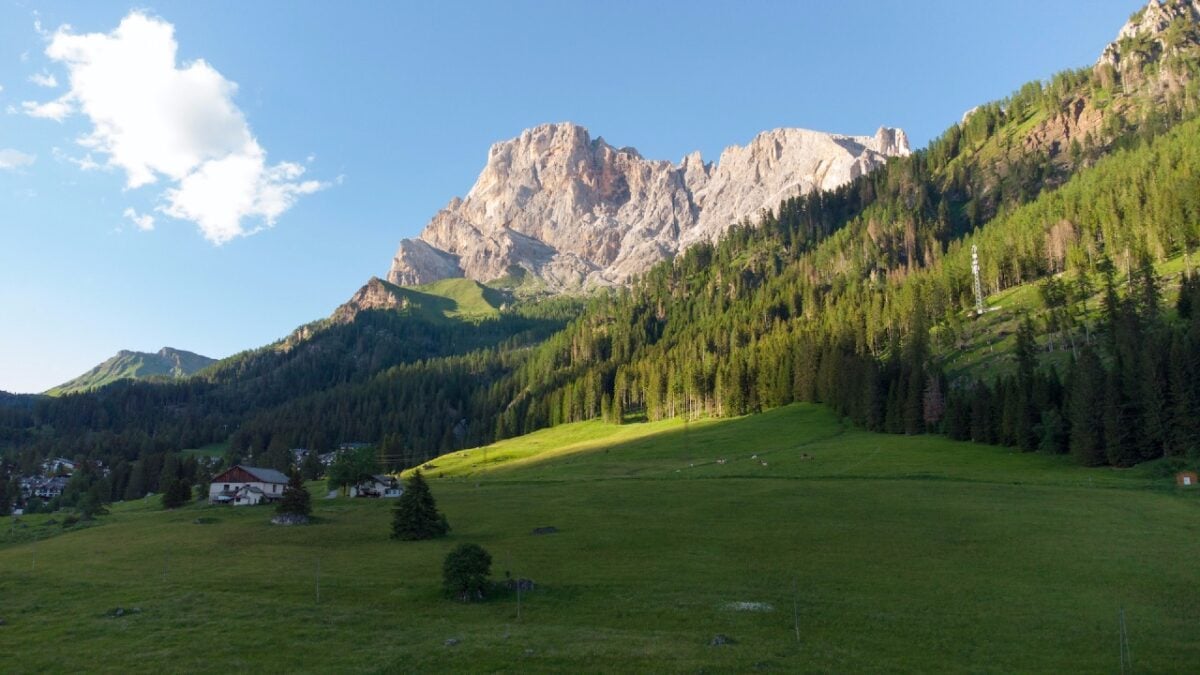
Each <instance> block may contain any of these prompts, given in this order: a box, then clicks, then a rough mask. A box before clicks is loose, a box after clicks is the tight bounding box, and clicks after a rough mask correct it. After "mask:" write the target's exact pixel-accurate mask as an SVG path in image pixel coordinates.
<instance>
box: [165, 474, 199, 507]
mask: <svg viewBox="0 0 1200 675" xmlns="http://www.w3.org/2000/svg"><path fill="white" fill-rule="evenodd" d="M191 500H192V486H191V484H189V483H188V482H187V481H186V480H184V479H182V478H180V479H178V480H173V481H171V482H169V483H167V484H166V485H165V486H164V490H163V494H162V505H163V508H164V509H177V508H179V507H181V506H183V505H184V504H187V503H188V502H190V501H191Z"/></svg>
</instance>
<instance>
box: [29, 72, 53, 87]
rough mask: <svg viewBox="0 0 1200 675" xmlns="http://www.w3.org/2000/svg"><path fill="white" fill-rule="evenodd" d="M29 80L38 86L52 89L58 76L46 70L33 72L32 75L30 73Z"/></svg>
mask: <svg viewBox="0 0 1200 675" xmlns="http://www.w3.org/2000/svg"><path fill="white" fill-rule="evenodd" d="M29 81H30V82H32V83H34V84H36V85H37V86H39V87H46V88H48V89H53V88H54V87H57V86H58V78H56V77H54V75H52V74H50V73H46V72H42V73H34V74H33V75H30V76H29Z"/></svg>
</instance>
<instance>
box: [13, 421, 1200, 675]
mask: <svg viewBox="0 0 1200 675" xmlns="http://www.w3.org/2000/svg"><path fill="white" fill-rule="evenodd" d="M426 474H427V475H428V476H429V478H430V484H431V486H432V488H433V491H434V495H435V497H436V498H437V500H438V503H439V506H440V507H441V508H442V510H443V511H444V512H445V513H446V515H447V517H448V518H449V521H450V524H451V526H452V528H453V529H452V532H451V534H450V536H449V537H447V538H446V539H442V540H436V541H429V542H418V543H402V542H397V541H392V540H390V539H389V538H388V533H389V526H390V506H391V502H387V501H368V500H350V499H332V500H327V499H321V498H316V499H314V506H315V509H314V515H315V516H316V517H317V522H316V523H315V524H313V525H310V526H307V527H301V528H284V527H276V526H272V525H270V524H269V523H268V521H269V519H270V516H271V515H272V512H271V511H270V509H269V508H251V507H247V508H220V507H207V506H202V505H195V506H190V507H187V508H184V509H182V510H179V511H173V512H165V511H162V510H161V509H160V508H159V505H158V503H157V501H156V500H153V499H151V500H149V501H143V502H138V503H126V504H118V505H116V506H115V507H114V508H113V509H112V514H111V515H108V516H105V517H103V518H101V519H100V520H99V521H98V522H97V523H95V524H92V525H89V526H87V527H84V528H82V529H76V528H71V529H67V530H64V529H63V528H62V527H61V526H60V525H58V524H54V525H47V524H46V521H47V520H48V519H50V518H55V519H57V520H61V519H62V518H61V515H54V516H45V515H39V516H29V517H25V518H22V519H21V522H20V523H18V524H15V525H12V526H10V527H8V528H5V529H4V531H3V532H2V533H0V619H3V622H4V623H3V625H0V671H3V672H6V673H25V672H28V673H35V672H70V671H107V672H192V671H196V672H216V671H228V670H230V669H254V670H258V671H265V672H293V671H319V672H397V671H417V672H430V671H454V672H518V671H520V672H537V671H564V670H571V671H576V672H700V671H703V672H710V673H712V672H747V671H766V672H798V671H800V672H803V671H812V672H818V671H819V672H830V671H835V672H881V671H882V672H911V671H930V672H932V671H938V672H944V671H957V672H962V671H971V672H997V673H1000V672H1003V673H1011V672H1063V671H1072V672H1079V671H1084V672H1115V671H1118V670H1120V661H1119V647H1118V635H1119V623H1118V621H1119V615H1120V613H1121V612H1122V611H1123V612H1124V616H1125V623H1126V629H1127V633H1128V638H1129V644H1130V648H1131V651H1132V656H1133V666H1134V668H1135V669H1137V670H1139V671H1142V672H1163V671H1179V670H1181V669H1182V670H1186V669H1188V668H1187V667H1186V665H1185V664H1190V663H1195V662H1196V661H1197V660H1198V659H1200V640H1198V639H1197V636H1196V619H1197V617H1198V616H1200V610H1198V609H1197V608H1198V607H1200V586H1197V584H1196V583H1195V578H1196V577H1195V561H1196V560H1198V559H1200V497H1198V493H1193V492H1187V491H1184V490H1180V489H1178V488H1176V487H1175V486H1174V484H1173V482H1172V480H1171V478H1170V477H1169V476H1161V475H1158V472H1156V471H1155V469H1154V467H1142V468H1138V469H1132V470H1124V471H1121V470H1113V469H1107V468H1105V469H1084V468H1079V467H1076V466H1073V465H1072V464H1070V463H1069V461H1068V460H1066V459H1063V458H1058V457H1047V456H1043V455H1037V454H1021V453H1017V452H1011V451H1008V450H1006V449H1000V448H994V447H990V446H982V445H975V444H970V443H958V442H953V441H949V440H946V439H944V438H942V437H935V436H919V437H902V436H887V435H879V434H872V433H869V432H864V431H861V430H857V429H855V428H853V427H850V426H847V425H844V424H843V423H842V422H841V421H839V420H838V419H837V418H836V417H834V416H833V415H832V414H831V413H830V412H828V411H827V410H826V409H824V408H821V407H818V406H810V405H794V406H789V407H786V408H782V409H777V410H774V411H770V412H767V413H764V414H761V415H755V416H750V417H745V418H739V419H733V420H705V421H699V422H691V423H688V424H684V423H683V422H681V421H678V420H676V421H670V422H655V423H645V424H632V425H626V426H613V425H605V424H601V423H595V422H588V423H582V424H574V425H567V426H564V427H559V428H555V429H551V430H547V431H543V432H539V433H535V434H532V435H530V436H526V437H523V438H519V439H512V440H508V441H504V442H501V443H497V444H495V445H492V446H489V447H487V448H479V449H474V450H470V451H464V452H458V453H452V454H450V455H447V456H444V457H441V458H438V459H436V460H433V461H432V462H430V463H429V465H428V468H427V469H426ZM312 489H313V493H314V495H322V494H323V492H324V491H323V490H322V489H321V486H319V485H315V484H314V485H313V486H312ZM6 524H7V523H6ZM548 526H553V527H555V528H557V529H558V532H557V533H554V534H547V535H534V534H532V531H533V529H534V528H538V527H548ZM77 527H78V526H77ZM463 542H475V543H479V544H481V545H482V546H484V547H485V548H486V549H488V550H489V551H490V552H491V554H492V557H493V577H494V578H497V579H503V578H504V577H505V574H506V572H507V573H509V574H511V576H513V577H519V578H528V579H532V580H534V582H535V583H536V588H535V589H534V590H532V591H530V592H527V593H522V594H521V596H520V598H518V597H517V596H516V595H515V594H511V593H507V594H498V595H497V596H496V597H493V598H492V599H491V600H490V601H489V602H485V603H480V604H474V605H467V604H461V603H458V602H454V601H451V600H448V599H446V598H445V597H444V596H443V595H442V592H441V589H440V583H441V563H442V559H443V557H444V556H445V554H446V553H447V552H448V551H449V550H450V549H451V548H453V547H454V546H456V545H457V544H460V543H463ZM118 607H120V608H122V609H123V615H122V616H112V614H114V612H113V610H115V609H116V608H118ZM135 610H136V611H135ZM718 635H720V636H724V637H725V638H727V639H728V640H727V643H726V644H719V645H713V644H712V643H713V641H714V638H715V637H717V636H718Z"/></svg>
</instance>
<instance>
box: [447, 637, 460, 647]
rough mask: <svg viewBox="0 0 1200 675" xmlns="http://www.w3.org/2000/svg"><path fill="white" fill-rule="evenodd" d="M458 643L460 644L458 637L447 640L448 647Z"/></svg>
mask: <svg viewBox="0 0 1200 675" xmlns="http://www.w3.org/2000/svg"><path fill="white" fill-rule="evenodd" d="M457 645H458V638H450V639H449V640H446V646H447V647H454V646H457Z"/></svg>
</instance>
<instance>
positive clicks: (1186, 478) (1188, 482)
mask: <svg viewBox="0 0 1200 675" xmlns="http://www.w3.org/2000/svg"><path fill="white" fill-rule="evenodd" d="M1197 477H1198V476H1197V475H1196V472H1195V471H1180V472H1179V473H1177V474H1175V484H1176V485H1178V486H1179V487H1196V485H1197V483H1196V479H1197Z"/></svg>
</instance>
